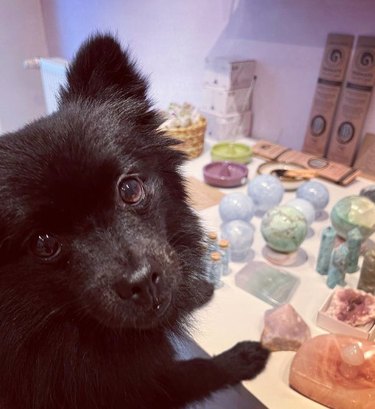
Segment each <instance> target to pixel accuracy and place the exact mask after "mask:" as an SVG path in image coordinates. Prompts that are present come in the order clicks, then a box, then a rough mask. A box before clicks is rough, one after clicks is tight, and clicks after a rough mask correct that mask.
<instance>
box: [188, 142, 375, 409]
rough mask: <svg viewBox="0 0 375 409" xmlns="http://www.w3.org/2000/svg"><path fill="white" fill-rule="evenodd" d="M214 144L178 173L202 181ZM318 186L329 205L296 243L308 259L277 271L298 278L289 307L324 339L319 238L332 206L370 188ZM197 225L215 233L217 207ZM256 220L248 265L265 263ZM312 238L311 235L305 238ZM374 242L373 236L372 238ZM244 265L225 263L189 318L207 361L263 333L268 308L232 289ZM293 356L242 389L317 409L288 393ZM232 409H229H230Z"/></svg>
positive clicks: (283, 407)
mask: <svg viewBox="0 0 375 409" xmlns="http://www.w3.org/2000/svg"><path fill="white" fill-rule="evenodd" d="M216 142H217V141H212V140H211V141H206V145H205V151H204V154H203V155H202V156H200V157H199V158H196V159H194V160H191V161H189V162H188V163H187V164H186V166H185V168H184V172H186V175H189V176H194V177H195V178H197V179H199V180H201V181H203V171H202V169H203V166H204V165H205V164H207V163H209V162H210V147H211V146H212V145H213V144H214V143H216ZM238 142H241V143H246V144H249V145H252V144H253V143H254V141H251V140H250V139H241V140H238ZM262 162H263V160H261V159H259V158H253V160H252V162H251V163H250V164H249V165H248V167H249V179H250V180H251V178H253V177H254V176H255V175H256V169H257V167H258V166H259V164H261V163H262ZM319 181H321V182H322V183H324V184H325V185H326V186H327V188H328V189H329V192H330V201H329V204H328V206H327V208H326V211H327V214H326V217H325V218H323V219H322V220H318V221H315V222H313V224H312V225H311V228H312V230H313V232H310V234H309V235H308V237H307V238H306V239H305V241H304V242H303V243H302V246H301V247H302V249H303V250H304V251H305V252H306V253H307V254H308V259H307V261H306V262H304V263H303V264H302V265H300V266H297V267H291V266H288V267H282V269H283V270H287V271H289V272H291V273H293V274H294V275H296V276H298V277H299V278H300V284H299V286H298V288H297V290H296V292H295V293H294V295H293V296H292V298H291V300H290V304H291V305H292V306H293V307H294V308H295V309H296V310H297V312H298V313H299V314H300V315H301V316H302V317H303V319H304V320H305V322H306V323H307V324H308V325H309V327H310V329H311V333H312V335H313V336H315V335H319V334H324V333H326V332H325V331H324V330H323V329H321V328H319V327H317V325H316V315H317V311H318V310H319V308H320V307H321V306H322V304H323V302H324V301H325V299H326V298H327V297H328V295H329V294H330V293H331V291H332V290H330V289H329V288H328V287H327V285H326V283H325V280H326V277H325V276H321V275H320V274H318V273H317V272H316V271H315V265H316V260H317V255H318V250H319V244H320V237H321V233H322V230H323V228H324V227H326V226H328V225H329V217H328V214H329V212H330V210H331V208H332V207H333V205H334V204H335V203H336V202H337V201H338V200H339V199H341V198H343V197H345V196H348V195H350V194H359V192H360V190H361V189H362V188H363V187H365V186H368V185H370V184H372V183H373V182H371V181H369V180H367V179H364V178H358V179H357V180H356V181H355V182H353V183H352V184H351V185H350V186H348V187H341V186H338V185H335V184H333V183H329V182H325V181H323V180H322V179H319ZM221 191H222V192H223V193H231V192H234V191H241V192H246V185H245V186H242V187H240V188H234V189H222V190H221ZM294 197H295V192H286V193H285V194H284V197H283V200H282V203H286V202H287V201H289V200H291V199H292V198H294ZM200 216H201V218H202V220H203V224H204V225H205V226H206V227H207V228H208V229H210V230H216V231H217V232H218V233H219V226H220V223H221V221H220V216H219V211H218V206H213V207H210V208H208V209H205V210H203V211H201V212H200ZM260 222H261V219H260V218H259V217H254V218H253V219H252V221H251V223H252V225H253V226H254V227H255V238H254V243H253V245H252V249H253V253H254V257H253V260H254V261H265V260H264V258H263V256H262V249H263V247H264V245H265V242H264V240H263V237H262V235H261V233H260ZM311 233H313V234H311ZM372 241H374V236H372ZM244 265H245V263H230V267H231V274H230V275H228V276H226V277H223V281H224V283H225V285H224V287H222V288H221V289H218V290H216V292H215V295H214V298H213V300H212V301H211V302H210V303H209V304H208V305H207V306H205V307H203V308H202V309H201V310H199V311H198V312H197V313H196V315H195V317H196V323H195V330H194V332H193V336H194V339H195V341H196V342H197V343H198V344H199V345H200V346H201V347H202V348H203V349H204V350H205V351H206V352H208V353H209V354H210V355H216V354H218V353H220V352H222V351H224V350H225V349H228V348H230V347H231V346H233V345H234V344H235V343H236V342H239V341H243V340H249V339H250V340H259V339H260V335H261V332H262V329H263V316H264V312H265V311H266V310H268V309H270V308H271V306H270V305H269V304H267V303H265V302H263V301H261V300H259V299H258V298H256V297H255V296H252V295H251V294H249V293H247V292H245V291H244V290H242V289H240V288H238V287H237V286H236V285H235V281H234V277H235V274H236V273H237V272H238V271H239V270H240V269H241V268H242V267H243V266H244ZM358 278H359V272H357V273H354V274H350V275H347V276H346V281H347V283H348V284H349V285H350V286H354V287H355V286H356V284H357V281H358ZM294 355H295V353H294V352H284V351H281V352H274V353H272V354H271V358H270V360H269V363H268V365H267V368H266V370H265V371H264V372H263V373H262V374H260V375H259V376H258V377H257V378H256V379H254V380H252V381H245V382H243V385H244V386H245V387H246V388H247V389H248V390H249V391H250V392H251V393H252V394H254V395H255V396H256V397H257V398H258V399H259V400H260V401H261V402H262V403H263V404H264V405H265V406H267V407H268V408H269V409H292V408H293V409H294V408H298V409H300V408H303V409H305V408H306V409H317V408H323V406H322V405H320V404H318V403H316V402H313V401H311V400H309V399H307V398H305V397H304V396H302V395H300V394H299V393H297V392H295V391H294V390H292V389H291V388H290V387H289V385H288V376H289V368H290V364H291V362H292V359H293V357H294ZM231 409H235V408H231Z"/></svg>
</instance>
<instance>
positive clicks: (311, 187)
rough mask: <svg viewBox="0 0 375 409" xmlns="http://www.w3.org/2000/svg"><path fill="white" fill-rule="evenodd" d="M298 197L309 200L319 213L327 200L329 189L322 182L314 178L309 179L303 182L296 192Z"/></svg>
mask: <svg viewBox="0 0 375 409" xmlns="http://www.w3.org/2000/svg"><path fill="white" fill-rule="evenodd" d="M296 195H297V197H298V198H300V199H305V200H307V201H308V202H310V203H311V204H312V205H313V206H314V209H315V212H317V213H319V212H320V211H321V210H323V209H324V208H325V207H326V206H327V204H328V202H329V191H328V189H327V188H326V187H325V186H324V185H323V183H320V182H317V181H316V180H309V181H308V182H305V183H303V184H302V185H301V186H300V187H299V188H298V189H297V193H296Z"/></svg>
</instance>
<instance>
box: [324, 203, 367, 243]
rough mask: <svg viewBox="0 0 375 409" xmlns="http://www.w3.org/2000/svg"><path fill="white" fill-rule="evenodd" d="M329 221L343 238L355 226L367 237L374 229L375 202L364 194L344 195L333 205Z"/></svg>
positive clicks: (364, 237)
mask: <svg viewBox="0 0 375 409" xmlns="http://www.w3.org/2000/svg"><path fill="white" fill-rule="evenodd" d="M331 223H332V226H333V227H334V228H335V230H336V232H337V234H338V235H339V236H341V237H343V238H344V239H346V238H347V235H348V232H349V231H350V230H352V229H354V228H355V227H357V228H358V229H359V231H360V232H361V234H362V237H363V239H367V238H368V237H369V236H370V235H371V234H372V233H373V232H374V231H375V203H373V202H372V201H371V200H370V199H368V198H367V197H365V196H354V195H353V196H347V197H344V198H343V199H341V200H339V201H338V202H337V203H336V204H335V205H334V206H333V208H332V211H331Z"/></svg>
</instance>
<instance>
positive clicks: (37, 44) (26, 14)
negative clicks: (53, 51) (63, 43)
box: [0, 0, 47, 133]
mask: <svg viewBox="0 0 375 409" xmlns="http://www.w3.org/2000/svg"><path fill="white" fill-rule="evenodd" d="M0 55H1V63H0V133H1V131H4V132H5V131H12V130H15V129H17V128H18V127H20V126H22V125H24V124H25V122H28V121H31V120H32V119H34V118H36V117H39V116H40V115H42V114H44V112H45V104H44V98H43V93H42V88H41V80H40V73H39V72H38V71H34V70H33V71H30V70H25V69H24V68H23V65H22V64H23V61H24V60H25V59H26V58H30V57H34V56H45V55H47V44H46V40H45V34H44V26H43V20H42V11H41V7H40V2H39V0H26V1H25V0H0Z"/></svg>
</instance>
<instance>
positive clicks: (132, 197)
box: [118, 176, 144, 204]
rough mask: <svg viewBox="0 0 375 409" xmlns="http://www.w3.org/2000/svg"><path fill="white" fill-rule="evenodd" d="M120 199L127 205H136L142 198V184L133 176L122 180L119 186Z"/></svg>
mask: <svg viewBox="0 0 375 409" xmlns="http://www.w3.org/2000/svg"><path fill="white" fill-rule="evenodd" d="M118 188H119V192H120V197H121V199H122V200H123V201H124V202H125V203H128V204H136V203H138V202H140V201H141V200H142V199H143V197H144V190H143V184H142V182H141V181H140V180H139V179H138V178H137V177H135V176H131V177H125V178H123V179H122V180H121V181H120V183H119V185H118Z"/></svg>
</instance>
